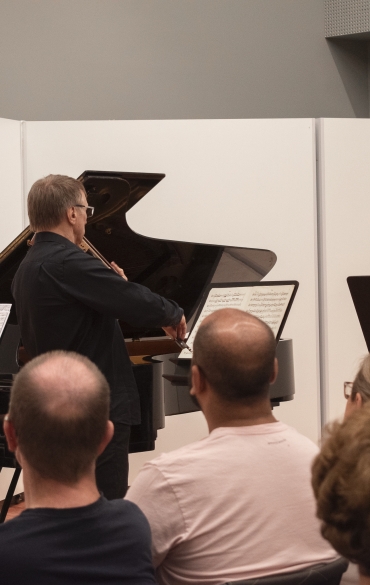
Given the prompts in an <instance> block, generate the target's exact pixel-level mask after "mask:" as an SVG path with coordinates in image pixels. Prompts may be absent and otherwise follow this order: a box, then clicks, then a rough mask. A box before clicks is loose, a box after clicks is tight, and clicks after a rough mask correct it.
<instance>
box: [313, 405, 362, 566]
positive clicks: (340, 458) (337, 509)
mask: <svg viewBox="0 0 370 585" xmlns="http://www.w3.org/2000/svg"><path fill="white" fill-rule="evenodd" d="M312 487H313V490H314V494H315V497H316V500H317V517H318V518H319V519H320V520H321V521H322V524H321V533H322V535H323V537H324V538H326V540H328V541H329V542H330V544H331V545H332V546H333V548H334V549H335V550H336V551H338V552H339V553H340V554H341V555H343V556H344V557H346V558H347V559H348V560H350V561H352V562H353V563H356V564H358V565H359V569H360V572H361V573H362V574H363V575H367V576H370V405H366V406H365V407H364V408H362V409H359V410H357V411H356V412H354V413H353V414H352V415H351V416H349V417H348V418H347V419H346V420H345V421H344V422H343V423H341V424H340V423H338V422H335V423H333V424H332V425H330V426H329V427H328V428H327V429H326V436H325V438H324V441H323V445H322V447H321V452H320V453H319V455H317V457H316V459H315V460H314V462H313V465H312Z"/></svg>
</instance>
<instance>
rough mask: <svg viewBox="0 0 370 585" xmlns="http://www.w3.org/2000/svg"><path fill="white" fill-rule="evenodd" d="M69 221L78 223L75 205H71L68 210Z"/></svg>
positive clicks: (71, 223)
mask: <svg viewBox="0 0 370 585" xmlns="http://www.w3.org/2000/svg"><path fill="white" fill-rule="evenodd" d="M66 215H67V221H68V223H69V224H70V225H74V224H75V223H76V209H75V208H74V207H69V208H68V209H67V210H66Z"/></svg>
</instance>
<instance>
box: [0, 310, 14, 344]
mask: <svg viewBox="0 0 370 585" xmlns="http://www.w3.org/2000/svg"><path fill="white" fill-rule="evenodd" d="M11 308H12V306H11V305H5V304H0V337H1V336H2V334H3V331H4V329H5V325H6V322H7V320H8V317H9V315H10V309H11Z"/></svg>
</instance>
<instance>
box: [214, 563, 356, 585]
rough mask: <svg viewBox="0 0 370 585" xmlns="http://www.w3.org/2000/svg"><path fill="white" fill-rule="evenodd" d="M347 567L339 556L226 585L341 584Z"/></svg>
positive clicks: (230, 582)
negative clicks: (326, 560) (299, 569)
mask: <svg viewBox="0 0 370 585" xmlns="http://www.w3.org/2000/svg"><path fill="white" fill-rule="evenodd" d="M347 568H348V561H346V560H345V559H343V558H339V559H337V560H336V561H333V562H331V563H321V564H320V565H313V566H312V567H308V568H307V569H302V570H301V571H294V572H293V573H284V574H282V575H269V576H268V577H259V578H258V579H246V580H244V581H229V582H228V583H225V585H339V584H340V581H341V579H342V575H343V573H344V572H345V571H346V570H347Z"/></svg>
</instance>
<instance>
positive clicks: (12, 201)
mask: <svg viewBox="0 0 370 585" xmlns="http://www.w3.org/2000/svg"><path fill="white" fill-rule="evenodd" d="M21 128H22V125H21V122H18V121H17V120H5V119H4V118H0V185H1V191H0V251H2V250H3V249H4V248H6V246H7V245H8V244H10V242H11V241H12V240H13V239H14V238H15V237H16V236H17V235H18V234H19V233H20V232H21V231H22V229H23V194H22V166H21V161H22V156H21V145H22V141H21ZM12 475H13V470H12V469H5V468H4V469H3V470H2V471H1V473H0V500H3V499H4V498H5V495H6V492H7V489H8V486H9V483H10V480H11V477H12ZM21 491H23V484H22V481H20V482H19V483H18V489H17V492H21Z"/></svg>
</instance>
